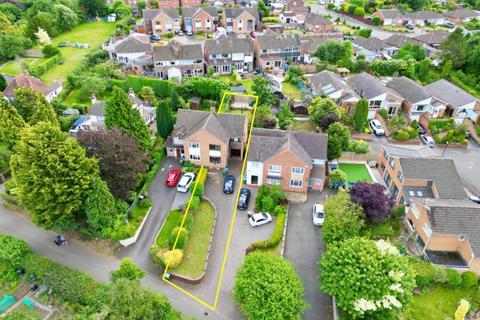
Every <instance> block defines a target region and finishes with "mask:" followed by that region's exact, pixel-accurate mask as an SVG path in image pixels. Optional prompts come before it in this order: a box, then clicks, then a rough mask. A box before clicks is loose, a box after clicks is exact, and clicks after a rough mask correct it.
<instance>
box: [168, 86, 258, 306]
mask: <svg viewBox="0 0 480 320" xmlns="http://www.w3.org/2000/svg"><path fill="white" fill-rule="evenodd" d="M227 96H238V97H249V98H253V99H255V106H254V107H253V114H252V119H251V123H250V128H249V130H248V139H247V146H246V150H245V157H244V159H243V164H242V170H241V173H240V184H239V186H238V192H237V197H236V200H235V207H234V209H233V217H232V221H231V222H230V229H229V231H228V238H227V245H226V246H225V250H224V253H223V261H222V268H221V270H220V277H219V279H218V285H217V291H216V293H215V300H214V302H213V305H212V304H209V303H207V302H205V301H203V300H202V299H200V298H198V297H197V296H195V295H194V294H192V293H190V292H188V291H187V290H185V289H183V288H182V287H180V286H179V285H177V284H175V283H173V282H171V281H170V280H168V279H166V278H165V275H166V274H167V271H168V267H169V266H170V260H171V258H172V255H171V254H170V256H169V257H168V261H167V265H166V266H165V270H164V272H163V275H162V280H163V281H165V282H166V283H168V284H169V285H171V286H172V287H174V288H175V289H178V290H179V291H181V292H183V293H184V294H186V295H187V296H189V297H190V298H192V299H194V300H195V301H197V302H198V303H200V304H202V305H203V306H205V307H207V308H208V309H210V310H213V311H215V310H216V309H217V303H218V298H219V296H220V287H221V285H222V280H223V273H224V272H225V265H226V263H227V256H228V249H229V248H230V241H231V240H232V233H233V227H234V225H235V218H236V217H237V205H238V201H239V199H240V190H241V189H242V187H243V175H244V174H245V167H246V165H247V157H248V149H249V147H250V139H251V137H252V130H253V122H254V120H255V113H256V111H257V105H258V96H254V95H250V94H240V93H234V92H225V93H224V94H223V97H222V100H221V102H220V107H219V108H218V113H221V112H222V107H223V106H224V102H225V98H226V97H227ZM202 170H204V168H203V166H201V167H200V171H199V172H198V175H200V173H201V172H202ZM197 184H198V180H197V181H195V185H194V186H193V192H192V194H191V196H190V199H189V200H188V204H187V208H186V210H185V213H184V215H183V218H182V223H181V224H180V229H179V232H178V234H177V237H176V238H175V242H174V244H173V249H172V251H173V250H174V249H175V248H176V246H177V241H178V238H179V237H180V230H181V228H183V225H184V224H185V220H186V218H187V214H188V211H189V210H190V204H191V202H192V198H193V195H194V194H195V190H196V189H197Z"/></svg>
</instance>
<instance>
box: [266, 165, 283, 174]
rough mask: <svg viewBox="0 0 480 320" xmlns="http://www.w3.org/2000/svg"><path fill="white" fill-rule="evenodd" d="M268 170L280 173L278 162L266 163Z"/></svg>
mask: <svg viewBox="0 0 480 320" xmlns="http://www.w3.org/2000/svg"><path fill="white" fill-rule="evenodd" d="M268 172H271V173H282V166H281V165H279V164H270V165H268Z"/></svg>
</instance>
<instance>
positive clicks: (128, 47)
mask: <svg viewBox="0 0 480 320" xmlns="http://www.w3.org/2000/svg"><path fill="white" fill-rule="evenodd" d="M103 49H104V50H106V51H107V52H108V56H109V58H110V59H112V60H115V61H117V62H118V63H120V64H122V65H123V66H124V70H125V71H133V72H135V73H137V74H138V73H142V72H143V71H145V70H147V69H148V68H149V67H150V66H151V65H152V64H153V60H152V52H153V48H152V44H151V43H150V39H149V37H148V35H146V34H141V33H133V34H130V35H129V36H128V37H126V38H123V39H116V40H115V39H112V40H111V41H110V43H109V44H108V45H105V46H103Z"/></svg>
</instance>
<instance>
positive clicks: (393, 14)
mask: <svg viewBox="0 0 480 320" xmlns="http://www.w3.org/2000/svg"><path fill="white" fill-rule="evenodd" d="M377 11H378V12H379V13H381V14H382V15H383V17H384V18H385V19H400V18H401V17H402V14H401V13H400V11H398V9H379V10H377Z"/></svg>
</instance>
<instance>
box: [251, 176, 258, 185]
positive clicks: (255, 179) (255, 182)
mask: <svg viewBox="0 0 480 320" xmlns="http://www.w3.org/2000/svg"><path fill="white" fill-rule="evenodd" d="M250 183H251V184H258V176H252V177H251V181H250Z"/></svg>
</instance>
